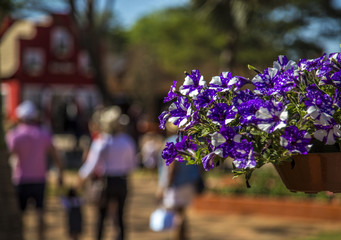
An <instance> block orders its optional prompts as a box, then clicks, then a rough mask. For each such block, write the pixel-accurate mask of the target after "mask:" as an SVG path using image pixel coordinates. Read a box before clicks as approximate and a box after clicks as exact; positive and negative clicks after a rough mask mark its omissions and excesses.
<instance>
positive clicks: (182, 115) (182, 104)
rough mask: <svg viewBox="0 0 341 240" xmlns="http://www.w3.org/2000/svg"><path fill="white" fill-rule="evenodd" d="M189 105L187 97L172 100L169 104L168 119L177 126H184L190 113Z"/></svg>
mask: <svg viewBox="0 0 341 240" xmlns="http://www.w3.org/2000/svg"><path fill="white" fill-rule="evenodd" d="M190 105H191V104H190V103H189V102H188V100H187V98H184V97H182V98H178V101H177V102H173V103H172V104H171V105H170V106H169V114H170V116H169V117H168V121H169V122H171V123H173V124H174V125H177V126H179V127H182V126H184V125H185V124H186V123H187V122H188V118H189V117H190V115H191V112H190V110H191V108H190Z"/></svg>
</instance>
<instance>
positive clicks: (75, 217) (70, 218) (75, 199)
mask: <svg viewBox="0 0 341 240" xmlns="http://www.w3.org/2000/svg"><path fill="white" fill-rule="evenodd" d="M61 200H62V205H63V207H64V209H65V210H66V212H67V228H68V232H69V236H70V238H71V239H72V240H79V236H80V234H81V233H82V221H83V219H82V207H81V206H82V199H81V198H80V197H79V196H78V194H77V191H76V190H75V189H74V188H73V187H71V188H69V190H68V192H67V194H66V196H65V197H62V199H61Z"/></svg>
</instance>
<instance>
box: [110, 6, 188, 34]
mask: <svg viewBox="0 0 341 240" xmlns="http://www.w3.org/2000/svg"><path fill="white" fill-rule="evenodd" d="M189 1H190V0H116V2H115V6H114V9H115V12H116V14H117V18H118V20H119V22H120V23H121V24H122V26H124V27H127V28H128V27H131V26H132V25H133V24H134V23H135V22H136V21H137V20H138V19H140V18H141V17H143V16H145V15H147V14H149V13H151V12H153V11H156V10H161V9H164V8H167V7H175V6H183V5H186V4H188V3H189Z"/></svg>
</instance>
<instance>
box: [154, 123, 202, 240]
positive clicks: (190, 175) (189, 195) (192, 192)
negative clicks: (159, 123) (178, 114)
mask: <svg viewBox="0 0 341 240" xmlns="http://www.w3.org/2000/svg"><path fill="white" fill-rule="evenodd" d="M166 131H167V135H168V138H167V139H166V142H173V143H176V139H177V135H175V133H176V131H177V127H176V126H175V125H173V124H171V123H167V125H166ZM200 172H201V170H200V167H199V166H198V165H187V163H186V162H185V161H182V162H181V161H177V160H174V161H173V162H172V163H171V164H169V166H167V165H166V161H165V160H164V159H160V162H159V166H158V174H159V182H158V189H157V193H156V197H157V200H158V203H159V204H161V205H162V206H163V207H165V208H166V209H169V210H172V211H174V212H175V214H176V216H177V217H176V219H177V220H178V222H177V223H175V224H176V225H175V228H174V237H173V239H174V240H186V239H188V220H187V215H186V210H187V208H188V206H189V205H190V204H191V203H192V200H193V199H194V197H195V196H196V195H197V184H198V181H199V180H200Z"/></svg>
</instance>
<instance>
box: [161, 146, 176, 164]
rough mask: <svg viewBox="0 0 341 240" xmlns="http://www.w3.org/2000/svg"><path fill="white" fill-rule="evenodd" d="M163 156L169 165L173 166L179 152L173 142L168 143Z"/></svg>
mask: <svg viewBox="0 0 341 240" xmlns="http://www.w3.org/2000/svg"><path fill="white" fill-rule="evenodd" d="M161 156H162V158H163V159H164V160H166V164H167V165H169V164H171V163H172V162H173V161H174V160H175V159H176V157H178V151H177V150H176V147H175V144H174V143H173V142H167V143H166V147H165V148H164V149H163V151H162V154H161Z"/></svg>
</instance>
